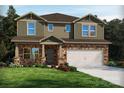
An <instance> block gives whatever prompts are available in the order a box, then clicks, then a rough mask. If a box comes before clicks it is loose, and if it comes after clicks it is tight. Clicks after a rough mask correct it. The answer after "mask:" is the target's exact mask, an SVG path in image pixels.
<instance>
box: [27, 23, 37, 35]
mask: <svg viewBox="0 0 124 93" xmlns="http://www.w3.org/2000/svg"><path fill="white" fill-rule="evenodd" d="M27 35H36V22H35V21H29V22H27Z"/></svg>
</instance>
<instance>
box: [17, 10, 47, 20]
mask: <svg viewBox="0 0 124 93" xmlns="http://www.w3.org/2000/svg"><path fill="white" fill-rule="evenodd" d="M29 14H31V15H34V16H36V17H37V18H39V19H41V20H44V21H46V19H44V18H42V17H40V16H38V15H36V14H35V13H33V12H29V13H27V14H24V15H22V16H20V17H17V18H16V19H15V21H18V20H20V19H21V18H23V17H25V16H27V15H29Z"/></svg>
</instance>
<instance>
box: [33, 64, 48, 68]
mask: <svg viewBox="0 0 124 93" xmlns="http://www.w3.org/2000/svg"><path fill="white" fill-rule="evenodd" d="M32 67H41V68H48V66H47V65H45V64H34V65H32Z"/></svg>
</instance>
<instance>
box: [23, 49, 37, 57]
mask: <svg viewBox="0 0 124 93" xmlns="http://www.w3.org/2000/svg"><path fill="white" fill-rule="evenodd" d="M25 48H27V49H29V50H30V53H24V49H25ZM32 48H35V47H32ZM32 48H30V47H24V48H23V59H25V58H24V55H25V54H30V58H29V59H31V58H32ZM35 54H38V57H39V48H38V53H35Z"/></svg>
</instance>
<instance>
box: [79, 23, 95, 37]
mask: <svg viewBox="0 0 124 93" xmlns="http://www.w3.org/2000/svg"><path fill="white" fill-rule="evenodd" d="M83 25H88V36H87V35H84V34H83V30H82V27H81V31H82V36H83V37H97V25H96V24H82V26H83ZM91 26H95V28H96V30H95V32H96V33H95V35H94V36H91V35H90V27H91Z"/></svg>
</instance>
